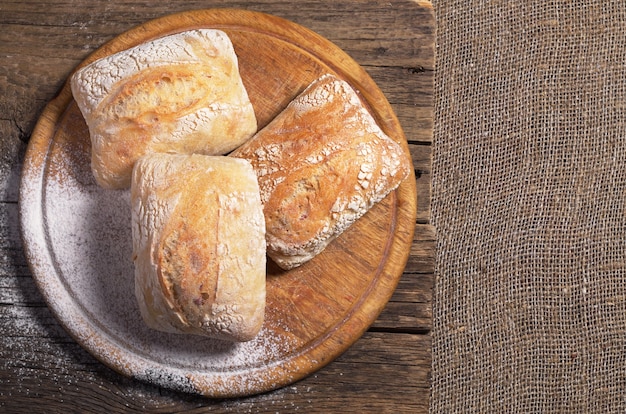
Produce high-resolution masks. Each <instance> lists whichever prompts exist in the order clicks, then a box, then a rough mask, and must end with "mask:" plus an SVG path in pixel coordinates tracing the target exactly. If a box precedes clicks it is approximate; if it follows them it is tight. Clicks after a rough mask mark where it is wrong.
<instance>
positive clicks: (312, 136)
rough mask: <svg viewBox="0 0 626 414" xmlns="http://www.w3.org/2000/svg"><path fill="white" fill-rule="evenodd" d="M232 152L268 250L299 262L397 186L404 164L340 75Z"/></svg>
mask: <svg viewBox="0 0 626 414" xmlns="http://www.w3.org/2000/svg"><path fill="white" fill-rule="evenodd" d="M231 155H232V156H234V157H240V158H245V159H248V160H249V161H250V162H251V163H252V166H253V167H254V169H255V171H256V173H257V177H258V179H259V187H260V191H261V201H262V203H263V207H264V213H265V221H266V232H267V233H266V238H267V243H268V245H267V248H268V255H269V256H270V257H271V258H272V259H273V260H274V261H275V262H276V263H277V264H278V265H279V266H281V267H282V268H285V269H290V268H293V267H296V266H299V265H301V264H302V263H304V262H306V261H308V260H310V259H311V258H312V257H314V256H315V255H317V254H318V253H320V252H321V251H322V250H323V249H324V248H325V247H326V245H328V243H329V242H330V241H332V240H333V239H334V238H336V237H337V236H338V235H340V234H341V233H342V232H343V231H345V229H347V228H348V227H349V226H350V225H351V224H352V223H354V222H355V221H356V220H357V219H358V218H360V217H361V216H363V215H364V214H365V213H366V212H367V211H368V210H369V209H370V208H371V207H372V206H373V205H374V204H375V203H377V202H379V201H380V200H382V199H383V198H384V197H385V196H386V195H387V194H388V193H389V192H391V191H393V190H394V189H395V188H397V187H398V185H399V184H400V182H401V181H402V180H404V179H405V178H406V177H407V176H408V175H409V173H410V169H411V168H412V167H411V162H410V159H409V156H408V154H406V153H405V152H404V151H403V149H402V148H401V147H400V145H399V144H398V143H396V142H395V141H393V140H392V139H391V138H390V137H389V136H387V135H386V134H385V133H384V132H383V131H382V130H381V129H380V127H379V126H378V125H377V124H376V121H375V120H374V118H373V117H372V116H371V114H370V113H369V112H368V111H367V109H366V108H365V107H364V106H363V104H362V102H361V100H360V99H359V97H358V95H357V94H356V92H355V91H354V90H353V89H352V87H351V86H350V85H349V84H348V83H347V82H345V81H342V80H340V79H338V78H336V77H335V76H332V75H325V76H322V77H321V78H319V79H318V80H316V81H315V82H313V83H312V84H311V85H310V86H309V87H308V88H306V89H305V90H304V91H303V92H302V93H301V94H300V95H299V96H298V97H296V98H295V99H294V100H293V101H292V102H291V103H289V105H288V106H287V107H286V108H285V109H284V110H283V111H282V112H281V113H280V114H279V115H278V116H277V117H276V118H275V119H274V120H272V122H270V123H269V124H268V125H267V126H266V127H265V128H263V129H262V130H260V131H259V132H258V133H257V134H256V135H255V136H254V137H253V138H251V139H250V140H249V141H248V142H246V143H245V144H244V145H243V146H241V147H240V148H238V149H237V150H235V151H234V152H233V153H232V154H231Z"/></svg>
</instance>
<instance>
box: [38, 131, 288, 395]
mask: <svg viewBox="0 0 626 414" xmlns="http://www.w3.org/2000/svg"><path fill="white" fill-rule="evenodd" d="M84 150H85V149H84V148H82V149H80V148H78V149H77V148H76V146H72V145H63V144H62V143H61V144H59V143H55V149H54V150H53V151H51V155H50V158H51V161H49V164H51V165H54V166H59V167H60V168H54V171H55V173H54V174H48V175H47V178H46V180H45V181H44V190H43V191H44V194H43V203H42V204H43V206H42V208H43V217H42V220H43V222H44V223H45V228H46V236H47V237H48V241H47V245H48V248H49V249H50V250H51V251H52V255H53V261H54V263H55V267H56V273H57V274H58V275H59V278H60V279H61V281H62V282H63V283H64V286H63V288H64V289H65V290H66V291H67V292H68V293H69V295H70V297H71V301H73V303H74V304H75V305H76V307H77V308H79V309H80V310H81V311H82V313H84V314H85V315H86V318H87V319H88V320H90V321H91V322H93V323H95V325H96V328H95V329H96V332H98V333H100V334H102V338H105V339H103V340H101V339H100V338H95V339H94V338H92V337H84V338H83V337H81V335H80V333H78V335H76V333H74V334H75V336H78V339H79V341H83V340H84V341H87V342H90V343H92V344H95V346H96V347H99V346H101V345H102V344H101V343H100V341H106V340H109V341H111V342H112V343H113V346H114V347H116V348H117V349H114V351H112V352H110V355H108V356H107V357H106V358H108V361H110V362H111V363H113V364H120V365H121V366H122V368H123V370H127V371H129V372H131V373H132V374H133V375H135V376H137V377H139V378H142V379H145V380H149V381H151V382H156V383H161V385H166V386H170V387H172V386H173V387H174V388H180V389H189V390H193V389H195V388H194V387H196V386H201V387H202V386H207V385H210V384H202V381H205V382H207V381H210V379H211V377H210V376H209V377H202V376H201V375H200V379H198V378H195V377H194V378H193V379H192V380H190V379H189V378H187V376H186V373H187V372H188V371H192V372H202V371H206V372H210V373H211V372H217V373H229V372H235V373H237V372H238V373H241V372H245V371H246V370H254V369H262V368H263V367H266V366H268V365H271V364H272V363H273V362H275V361H277V360H281V359H283V358H286V357H288V356H289V354H290V353H292V352H294V350H295V348H296V347H297V344H296V343H295V341H294V340H293V339H291V340H290V339H289V338H285V337H278V336H276V335H274V334H273V333H272V332H270V331H269V330H268V329H266V328H265V327H264V328H263V329H262V331H261V333H259V335H257V337H256V338H255V339H253V340H252V341H250V342H245V343H230V342H224V341H219V340H214V339H211V338H204V337H200V336H193V335H176V334H166V333H163V332H157V331H153V330H151V329H150V328H148V327H147V326H146V325H145V324H144V322H143V320H142V319H141V316H140V312H139V308H138V305H137V301H136V298H135V294H134V279H133V278H134V266H133V262H132V257H131V254H132V238H131V237H132V236H131V228H130V191H129V190H125V191H122V190H105V189H103V188H101V187H99V186H97V185H96V184H95V181H94V179H93V177H92V175H91V171H90V169H89V164H88V162H77V161H76V160H81V159H82V160H84V159H85V157H87V154H84V153H82V154H81V153H79V154H76V153H72V151H74V152H75V151H80V152H84ZM44 285H46V286H48V287H47V289H48V290H53V291H54V292H52V294H49V295H48V297H49V299H51V300H53V301H54V300H55V298H57V297H59V298H60V297H63V296H64V292H63V288H62V287H60V286H54V283H51V284H44ZM63 300H64V299H63ZM61 302H62V300H61V299H59V303H61ZM57 306H58V304H57ZM53 307H54V304H53ZM78 313H80V312H78ZM66 315H67V313H66ZM77 319H80V317H77ZM66 325H69V326H70V330H71V329H72V328H76V326H77V325H80V324H73V321H68V323H66ZM274 325H275V326H280V321H275V322H274ZM281 328H282V329H283V330H284V331H285V332H288V328H287V327H281ZM97 336H99V335H97ZM106 346H107V347H108V346H110V345H106ZM106 358H105V359H106ZM237 378H240V377H237ZM248 381H262V378H256V379H249V380H248ZM190 382H195V383H194V384H193V386H192V385H191V384H190ZM223 386H224V387H230V388H232V387H239V388H240V389H241V390H243V391H245V390H246V389H247V388H249V387H251V388H254V386H255V384H252V383H249V384H246V383H238V384H235V383H228V382H225V383H224V384H223Z"/></svg>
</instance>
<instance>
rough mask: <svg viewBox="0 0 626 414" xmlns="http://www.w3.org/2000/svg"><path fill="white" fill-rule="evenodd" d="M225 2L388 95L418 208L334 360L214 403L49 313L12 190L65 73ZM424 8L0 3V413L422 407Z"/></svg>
mask: <svg viewBox="0 0 626 414" xmlns="http://www.w3.org/2000/svg"><path fill="white" fill-rule="evenodd" d="M215 7H234V8H242V9H249V10H254V11H260V12H265V13H270V14H274V15H277V16H280V17H283V18H286V19H289V20H291V21H294V22H296V23H298V24H300V25H303V26H305V27H307V28H309V29H311V30H313V31H315V32H317V33H319V34H320V35H322V36H324V37H326V38H327V39H329V40H331V41H332V42H334V43H335V44H337V45H338V46H339V47H341V48H342V49H343V50H344V51H346V52H347V53H348V54H349V55H350V56H352V57H353V58H354V59H355V60H356V61H357V62H358V63H359V64H361V65H362V66H363V67H364V68H365V70H366V71H367V72H368V73H369V74H370V76H371V77H372V78H373V79H374V81H375V82H376V83H377V84H378V86H379V87H380V89H381V90H382V91H383V92H384V93H385V95H386V97H387V99H388V100H389V102H390V103H391V105H392V107H393V109H394V111H395V112H396V114H397V116H398V118H399V120H400V123H401V125H402V127H403V129H404V132H405V135H406V136H407V139H408V141H409V147H410V150H411V154H412V156H413V161H414V165H415V171H416V180H417V188H418V201H417V205H418V218H417V223H416V231H415V237H414V238H415V241H414V243H413V246H412V249H411V256H410V258H409V261H408V263H407V266H406V268H405V271H404V274H403V276H402V278H401V280H400V283H399V285H398V288H397V290H396V292H395V293H394V295H393V297H392V299H391V301H390V302H389V303H388V304H387V306H386V308H385V309H384V310H383V312H382V313H381V315H380V316H379V318H378V319H377V320H376V322H375V323H374V324H373V325H372V326H371V328H370V329H369V330H368V331H367V332H366V333H365V334H364V336H363V337H362V338H361V339H359V340H358V341H357V342H356V343H355V344H354V345H353V346H352V347H351V348H349V349H348V350H347V351H346V352H345V353H344V354H343V355H341V356H340V357H339V358H338V359H336V360H335V361H333V362H332V363H330V364H329V365H327V366H326V367H324V368H322V369H321V370H320V371H317V372H316V373H314V374H312V375H310V376H309V377H307V378H305V379H303V380H301V381H299V382H296V383H294V384H292V385H290V386H287V387H284V388H281V389H279V390H276V391H273V392H269V393H266V394H261V395H256V396H251V397H247V398H240V399H231V400H212V399H207V398H204V397H199V396H196V395H189V394H182V393H178V392H174V391H169V390H166V389H162V388H158V387H156V386H153V385H150V384H144V383H141V382H138V381H136V380H133V379H131V378H126V377H123V376H120V375H119V374H117V373H115V372H114V371H112V370H111V369H109V368H107V367H106V366H104V365H102V364H100V363H99V362H98V361H97V360H96V359H95V358H94V357H93V356H91V355H90V354H88V353H87V352H86V351H84V350H83V349H82V348H81V347H80V346H79V345H78V344H77V343H76V342H74V341H73V340H72V339H71V338H70V337H69V336H68V334H67V333H66V332H65V331H64V330H63V328H62V327H61V326H60V325H59V323H58V322H57V321H56V320H55V319H54V317H53V316H52V314H51V313H50V311H49V309H48V308H47V306H46V303H45V302H44V300H43V298H42V297H41V295H40V293H39V291H38V290H37V288H36V286H35V284H34V281H33V279H32V277H31V274H30V270H29V267H28V263H27V262H26V258H25V256H24V252H23V248H22V243H21V240H20V228H19V220H18V208H19V206H18V191H19V179H20V174H21V171H20V170H21V165H22V161H23V158H24V152H25V149H26V146H27V144H28V140H29V138H30V134H31V132H32V129H33V127H34V125H35V123H36V121H37V119H38V117H39V115H40V113H41V111H42V109H43V108H44V106H45V105H46V103H47V102H48V101H50V99H52V98H53V97H54V96H55V95H56V94H57V93H58V91H59V90H60V89H61V87H62V85H63V83H64V82H65V79H66V78H67V75H68V74H69V73H70V71H71V70H72V69H73V68H74V67H75V66H76V65H78V64H79V63H80V62H81V61H82V60H83V59H84V58H85V57H86V56H87V55H88V54H89V53H91V52H92V51H94V50H95V49H97V48H98V47H99V46H101V45H102V44H103V43H104V42H106V41H108V40H110V39H112V38H114V37H115V36H117V35H118V34H120V33H122V32H124V31H126V30H128V29H130V28H132V27H134V26H137V25H139V24H142V23H144V22H145V21H147V20H151V19H153V18H157V17H161V16H164V15H167V14H170V13H174V12H178V11H185V10H193V9H206V8H215ZM434 36H435V29H434V16H433V13H432V7H431V6H430V4H429V3H428V2H425V1H424V2H420V1H418V2H416V1H391V2H388V1H386V2H382V1H344V2H341V3H339V2H333V1H321V2H309V1H302V2H297V3H292V2H287V1H285V2H282V1H269V0H266V1H257V2H227V1H185V2H171V3H169V4H168V3H162V2H146V1H141V0H126V1H117V0H112V1H105V0H100V1H87V0H75V1H49V2H45V1H38V0H28V1H15V2H11V1H3V2H2V5H0V412H11V413H13V412H103V411H109V412H144V411H145V412H253V413H257V412H258V413H261V412H268V413H269V412H271V413H274V412H307V413H308V412H339V411H347V412H411V413H416V412H417V413H419V412H427V409H428V398H429V371H430V336H429V331H430V327H431V290H432V284H433V274H432V272H433V266H434V261H433V258H434V240H435V234H434V231H433V229H432V227H431V226H430V225H429V217H430V211H429V204H430V155H431V139H432V92H433V85H432V79H433V68H434V49H433V45H434Z"/></svg>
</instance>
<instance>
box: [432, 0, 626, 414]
mask: <svg viewBox="0 0 626 414" xmlns="http://www.w3.org/2000/svg"><path fill="white" fill-rule="evenodd" d="M434 7H435V15H436V18H437V68H436V74H435V131H434V149H433V200H432V221H433V224H434V225H435V227H436V228H437V240H438V241H437V260H436V282H435V292H434V305H433V306H434V308H433V314H434V317H433V331H432V340H433V364H432V389H431V400H430V404H431V412H433V413H447V412H496V413H500V412H504V413H529V412H537V413H539V412H595V413H608V412H615V413H626V1H624V0H615V1H601V0H578V1H564V0H550V1H545V0H544V1H534V0H533V1H528V0H522V1H472V0H453V1H436V2H434Z"/></svg>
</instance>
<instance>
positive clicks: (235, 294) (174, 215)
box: [131, 154, 266, 341]
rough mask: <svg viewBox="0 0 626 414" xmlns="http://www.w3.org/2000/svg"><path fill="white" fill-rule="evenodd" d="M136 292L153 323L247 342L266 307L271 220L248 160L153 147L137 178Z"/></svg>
mask: <svg viewBox="0 0 626 414" xmlns="http://www.w3.org/2000/svg"><path fill="white" fill-rule="evenodd" d="M131 203H132V236H133V250H134V262H135V287H136V296H137V300H138V302H139V307H140V309H141V314H142V316H143V318H144V320H145V322H146V323H147V325H148V326H150V327H151V328H154V329H157V330H161V331H165V332H173V333H191V334H198V335H206V336H211V337H215V338H219V339H224V340H231V341H247V340H250V339H252V338H253V337H254V336H255V335H256V334H257V333H258V332H259V330H260V329H261V326H262V323H263V318H264V310H265V272H266V268H265V264H266V254H265V223H264V219H263V207H262V205H261V200H260V197H259V187H258V184H257V179H256V175H255V173H254V171H253V170H252V167H251V166H250V164H249V163H248V162H247V161H245V160H241V159H235V158H230V157H223V156H204V155H170V154H151V155H146V156H144V157H142V158H140V159H139V160H138V161H137V163H136V165H135V168H134V170H133V177H132V186H131Z"/></svg>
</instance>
